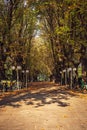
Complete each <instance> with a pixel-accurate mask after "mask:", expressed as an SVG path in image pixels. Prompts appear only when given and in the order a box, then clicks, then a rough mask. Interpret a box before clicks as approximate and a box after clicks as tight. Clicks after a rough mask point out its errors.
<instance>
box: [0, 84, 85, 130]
mask: <svg viewBox="0 0 87 130" xmlns="http://www.w3.org/2000/svg"><path fill="white" fill-rule="evenodd" d="M0 130H87V94H86V93H85V92H84V93H81V92H75V91H71V90H68V89H67V88H66V87H65V86H60V85H58V84H54V83H47V82H45V83H43V82H40V83H39V82H38V83H32V84H30V85H29V88H28V89H25V90H24V89H23V90H19V91H15V92H7V93H3V94H1V95H0Z"/></svg>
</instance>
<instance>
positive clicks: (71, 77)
mask: <svg viewBox="0 0 87 130" xmlns="http://www.w3.org/2000/svg"><path fill="white" fill-rule="evenodd" d="M69 72H70V87H71V89H72V85H73V82H72V80H73V72H72V68H68V76H69Z"/></svg>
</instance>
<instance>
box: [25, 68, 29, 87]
mask: <svg viewBox="0 0 87 130" xmlns="http://www.w3.org/2000/svg"><path fill="white" fill-rule="evenodd" d="M25 72H26V88H27V82H28V73H29V70H26V71H25Z"/></svg>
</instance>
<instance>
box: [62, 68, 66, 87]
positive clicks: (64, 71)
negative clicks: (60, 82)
mask: <svg viewBox="0 0 87 130" xmlns="http://www.w3.org/2000/svg"><path fill="white" fill-rule="evenodd" d="M63 73H65V85H66V84H67V71H66V69H65V70H63Z"/></svg>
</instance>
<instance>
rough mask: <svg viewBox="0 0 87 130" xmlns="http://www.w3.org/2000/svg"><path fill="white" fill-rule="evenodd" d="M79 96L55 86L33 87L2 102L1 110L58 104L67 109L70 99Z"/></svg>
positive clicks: (0, 102) (42, 85) (0, 104)
mask: <svg viewBox="0 0 87 130" xmlns="http://www.w3.org/2000/svg"><path fill="white" fill-rule="evenodd" d="M74 96H77V95H76V94H74V93H71V92H70V91H68V90H66V89H64V88H61V87H60V86H58V85H55V84H47V83H46V84H41V83H40V84H39V83H37V84H36V86H35V84H34V85H32V90H31V89H28V90H27V91H26V92H21V93H19V94H15V95H12V94H11V95H8V96H7V97H4V98H2V99H1V100H0V108H3V107H6V106H10V107H14V108H19V107H21V106H22V105H23V103H24V104H25V105H31V106H33V107H35V108H37V107H41V106H45V105H50V104H53V103H56V104H57V105H58V106H60V107H67V106H69V105H70V104H69V103H68V101H69V99H70V98H72V97H74Z"/></svg>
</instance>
